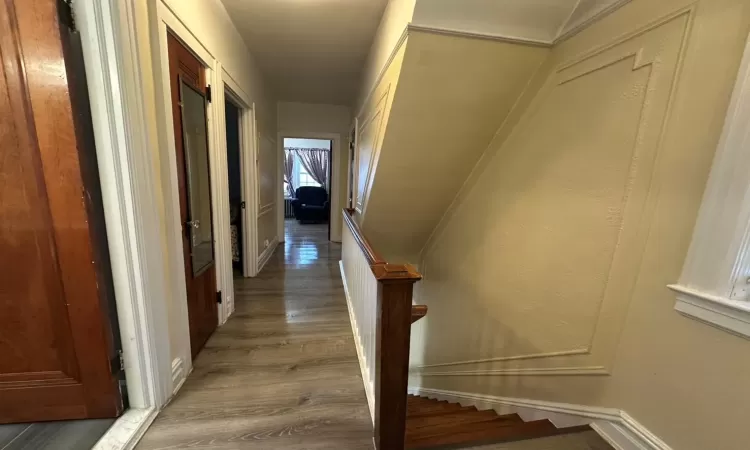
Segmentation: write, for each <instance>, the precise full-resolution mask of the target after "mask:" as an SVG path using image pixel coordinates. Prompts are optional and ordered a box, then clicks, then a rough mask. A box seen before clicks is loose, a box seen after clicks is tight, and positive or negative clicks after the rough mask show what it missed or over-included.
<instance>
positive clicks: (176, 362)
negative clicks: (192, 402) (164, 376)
mask: <svg viewBox="0 0 750 450" xmlns="http://www.w3.org/2000/svg"><path fill="white" fill-rule="evenodd" d="M185 378H186V377H185V364H184V362H183V361H182V358H175V359H173V360H172V386H173V388H172V395H174V393H175V392H177V386H178V385H179V384H180V383H182V382H184V381H185Z"/></svg>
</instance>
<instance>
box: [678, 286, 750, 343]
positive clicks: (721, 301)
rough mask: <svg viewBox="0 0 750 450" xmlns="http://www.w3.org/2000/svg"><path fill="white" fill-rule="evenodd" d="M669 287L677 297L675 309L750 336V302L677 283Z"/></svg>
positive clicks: (731, 331) (732, 331) (746, 336)
mask: <svg viewBox="0 0 750 450" xmlns="http://www.w3.org/2000/svg"><path fill="white" fill-rule="evenodd" d="M668 287H669V289H671V290H672V291H674V292H675V296H676V297H677V302H676V303H675V307H674V309H676V310H677V311H679V312H680V313H682V314H683V315H685V316H688V317H691V318H693V319H696V320H699V321H701V322H704V323H706V324H708V325H711V326H714V327H717V328H720V329H722V330H725V331H728V332H730V333H733V334H736V335H738V336H742V337H745V338H750V302H746V301H738V300H731V299H728V298H724V297H719V296H716V295H711V294H708V293H706V292H700V291H695V290H692V289H689V288H686V287H684V286H680V285H677V284H671V285H669V286H668Z"/></svg>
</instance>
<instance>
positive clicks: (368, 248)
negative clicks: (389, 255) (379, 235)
mask: <svg viewBox="0 0 750 450" xmlns="http://www.w3.org/2000/svg"><path fill="white" fill-rule="evenodd" d="M353 216H354V210H353V209H345V210H344V223H346V226H348V227H349V230H351V232H352V235H353V236H354V240H355V241H357V245H359V249H360V250H362V253H364V254H365V258H367V262H368V263H369V264H370V266H374V265H377V264H385V263H386V262H385V259H383V257H382V256H380V253H378V252H377V251H375V248H373V246H372V244H370V241H368V240H367V238H366V237H365V234H364V233H362V230H361V229H360V228H359V224H357V222H355V221H354V217H353Z"/></svg>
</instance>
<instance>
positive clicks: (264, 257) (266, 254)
mask: <svg viewBox="0 0 750 450" xmlns="http://www.w3.org/2000/svg"><path fill="white" fill-rule="evenodd" d="M277 245H279V237H278V236H276V237H274V238H273V240H272V241H271V243H270V244H268V247H266V249H265V250H263V253H261V255H260V256H259V257H258V273H260V271H261V270H263V267H264V266H265V265H266V263H267V262H268V260H269V259H270V258H271V255H273V252H274V250H276V246H277Z"/></svg>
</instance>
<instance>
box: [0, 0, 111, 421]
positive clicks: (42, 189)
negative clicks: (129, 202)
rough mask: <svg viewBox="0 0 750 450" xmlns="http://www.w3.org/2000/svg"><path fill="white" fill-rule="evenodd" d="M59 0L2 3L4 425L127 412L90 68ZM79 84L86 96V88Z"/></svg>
mask: <svg viewBox="0 0 750 450" xmlns="http://www.w3.org/2000/svg"><path fill="white" fill-rule="evenodd" d="M69 37H70V36H69V33H68V30H67V28H66V27H65V26H62V28H61V26H60V24H59V22H58V12H57V7H56V1H55V0H15V1H10V0H6V1H3V2H2V3H0V58H2V64H3V70H1V71H0V423H12V422H28V421H43V420H58V419H79V418H104V417H116V416H117V415H118V414H119V413H120V412H121V411H122V409H123V401H122V397H121V395H120V392H119V386H118V380H117V377H116V376H115V375H113V373H112V372H113V366H112V362H113V361H116V360H117V358H116V355H115V354H114V353H115V350H116V345H115V342H116V341H117V339H116V336H114V334H113V331H112V328H111V326H110V325H109V319H108V313H109V312H111V309H110V308H111V301H112V300H113V296H112V279H111V276H112V275H111V271H110V270H108V269H109V266H108V264H109V261H108V254H107V252H106V234H104V233H103V230H104V228H103V215H102V213H101V206H102V205H101V197H100V187H99V181H98V174H97V173H96V159H95V153H94V152H93V147H91V146H87V144H90V143H91V139H87V136H88V137H90V136H92V134H91V126H92V125H91V121H90V113H89V109H88V104H82V103H80V102H78V103H77V104H76V101H78V100H80V99H81V98H82V97H81V94H83V97H84V98H85V92H84V93H82V92H81V89H83V90H84V91H85V80H83V79H81V77H82V76H83V73H82V71H79V72H78V73H76V71H71V70H70V67H68V68H67V69H66V61H67V62H69V58H68V59H64V57H67V56H69V55H68V52H64V48H65V49H66V50H68V49H69V42H67V41H65V40H66V39H68V38H69ZM76 89H77V91H76Z"/></svg>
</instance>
